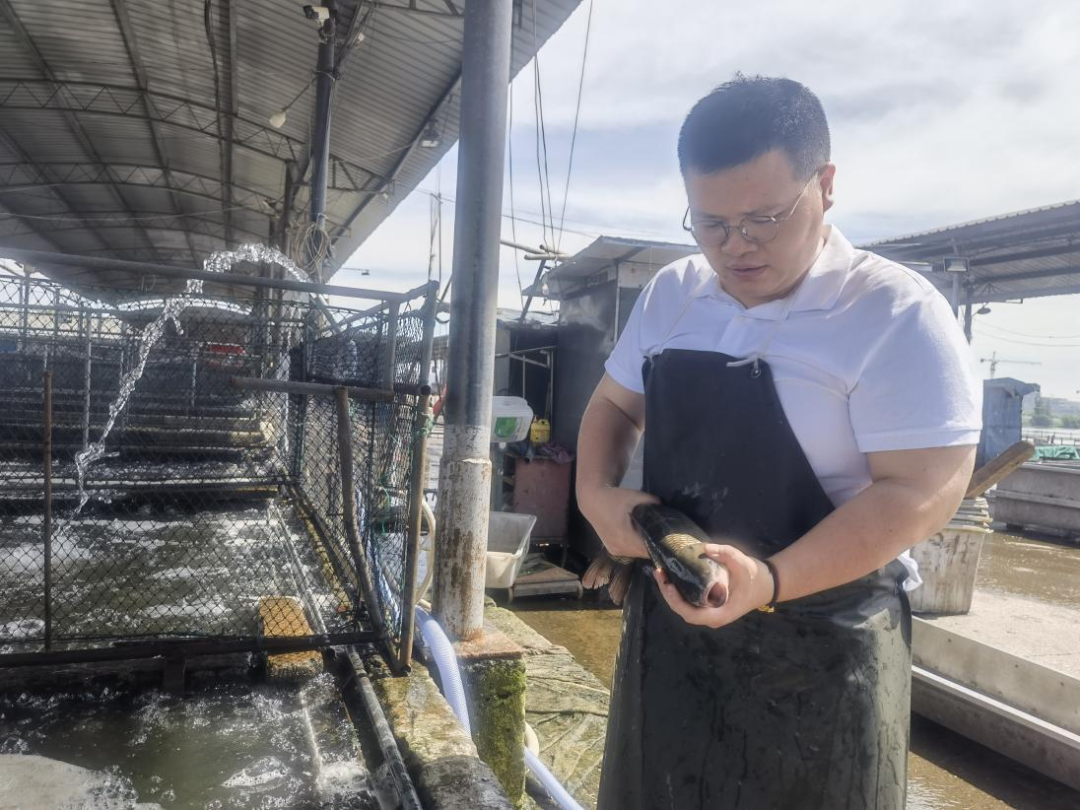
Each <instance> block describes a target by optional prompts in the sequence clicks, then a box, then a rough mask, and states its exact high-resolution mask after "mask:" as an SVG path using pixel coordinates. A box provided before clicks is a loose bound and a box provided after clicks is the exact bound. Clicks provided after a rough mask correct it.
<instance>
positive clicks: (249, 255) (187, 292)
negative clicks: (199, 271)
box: [75, 244, 311, 515]
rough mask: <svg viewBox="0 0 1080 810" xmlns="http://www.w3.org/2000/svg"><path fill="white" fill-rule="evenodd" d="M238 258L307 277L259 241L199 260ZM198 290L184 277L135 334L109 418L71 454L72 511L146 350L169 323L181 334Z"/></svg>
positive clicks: (225, 264)
mask: <svg viewBox="0 0 1080 810" xmlns="http://www.w3.org/2000/svg"><path fill="white" fill-rule="evenodd" d="M240 262H251V263H256V264H257V263H260V262H265V263H269V264H274V265H277V266H279V267H281V268H283V269H284V270H285V272H286V273H288V274H289V275H290V276H292V277H293V278H294V279H296V280H297V281H310V280H311V279H310V278H308V276H307V275H306V274H305V273H304V271H303V270H301V269H300V268H299V267H297V266H296V264H295V263H294V262H293V261H292V260H291V259H290V258H289V257H288V256H286V255H285V254H284V253H282V252H281V251H279V250H277V249H276V248H271V247H267V246H266V245H260V244H248V245H241V246H240V247H239V248H237V249H236V250H220V251H218V252H217V253H214V254H212V255H211V256H210V257H209V258H207V259H206V261H204V262H203V269H204V270H206V271H208V272H211V273H226V272H228V271H229V270H230V269H232V267H233V266H235V265H236V264H239V263H240ZM202 290H203V282H202V281H200V280H198V279H188V281H187V282H186V283H185V285H184V292H183V293H182V294H181V295H175V296H170V297H169V298H165V299H164V300H163V303H162V307H161V312H160V313H159V314H158V316H157V317H156V318H154V320H153V321H151V322H150V323H149V324H148V325H147V326H146V328H144V329H143V331H142V333H141V334H140V335H139V347H138V352H137V354H136V357H137V359H136V361H135V364H134V365H133V366H132V367H131V368H130V369H128V371H127V372H126V373H125V374H124V375H123V377H122V378H121V380H120V390H119V391H118V392H117V394H116V398H115V399H114V400H113V401H112V403H110V404H109V418H108V420H107V421H106V422H105V427H104V429H103V430H102V431H101V435H100V436H99V437H98V440H97V441H96V442H93V443H92V444H90V445H89V446H88V447H87V448H86V449H85V450H82V451H80V452H79V453H77V454H76V455H75V471H76V478H77V481H78V487H79V503H78V506H77V507H76V509H75V514H76V515H78V514H79V513H80V512H81V511H82V509H83V507H84V506H86V503H87V501H88V500H89V499H90V496H89V495H88V494H87V492H86V488H85V480H86V471H87V469H88V468H89V467H90V465H91V464H93V463H94V462H95V461H98V460H99V459H101V458H102V457H104V455H105V441H106V439H108V437H109V434H110V433H111V432H112V429H113V427H115V425H116V420H117V419H118V418H119V416H120V414H121V413H123V412H124V408H126V407H127V404H128V400H129V399H131V395H132V393H134V391H135V386H136V385H138V383H139V380H140V379H142V376H143V372H144V371H145V370H146V362H147V360H148V359H149V358H150V351H151V350H152V349H153V348H154V346H156V345H157V343H158V341H159V340H161V336H162V335H164V334H165V329H166V327H167V325H168V324H169V323H172V324H173V326H174V328H175V329H176V332H177V334H183V326H182V325H181V323H180V316H181V315H182V314H183V312H184V310H186V309H187V308H188V307H190V306H192V305H193V304H195V303H196V302H197V301H198V298H197V296H199V295H200V294H201V293H202Z"/></svg>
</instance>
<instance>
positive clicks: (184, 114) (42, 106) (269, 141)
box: [0, 0, 381, 191]
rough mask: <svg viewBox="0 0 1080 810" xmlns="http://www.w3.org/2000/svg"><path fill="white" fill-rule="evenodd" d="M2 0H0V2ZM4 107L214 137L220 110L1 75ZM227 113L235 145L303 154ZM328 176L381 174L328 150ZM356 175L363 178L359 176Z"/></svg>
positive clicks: (302, 148)
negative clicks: (145, 122)
mask: <svg viewBox="0 0 1080 810" xmlns="http://www.w3.org/2000/svg"><path fill="white" fill-rule="evenodd" d="M5 1H6V0H0V3H3V2H5ZM4 109H6V110H61V111H70V112H75V113H85V114H91V113H92V114H94V115H101V116H110V117H119V118H123V119H124V120H127V121H131V120H143V119H150V120H153V121H156V122H158V123H159V124H167V125H169V126H174V127H178V128H180V129H184V130H187V131H190V132H198V133H199V134H202V135H206V136H208V137H212V138H215V139H216V138H217V137H218V136H217V119H218V113H217V111H216V110H215V108H214V107H213V106H212V105H206V104H199V103H197V102H194V101H192V100H191V99H187V98H181V97H178V96H172V95H169V94H166V93H157V92H154V91H149V90H147V91H143V90H140V89H139V88H137V87H125V86H122V85H111V84H100V83H94V82H48V81H43V80H37V81H28V80H25V79H4V78H0V110H4ZM140 110H148V112H140ZM231 118H232V119H233V146H234V147H237V148H242V149H248V150H250V151H252V152H254V153H256V154H259V155H263V156H265V157H269V158H273V159H274V160H280V161H288V160H294V161H296V162H297V163H302V162H303V161H305V160H306V156H307V151H308V144H307V142H306V141H304V140H301V139H299V138H293V137H291V136H289V135H285V134H284V133H282V132H279V131H278V130H276V129H274V128H273V127H270V126H266V125H264V124H260V123H258V122H256V121H250V120H248V119H246V118H243V117H242V116H240V115H233V116H231ZM330 176H331V177H335V178H338V180H339V183H338V188H339V190H341V191H359V190H361V189H360V187H359V186H363V185H366V184H367V183H368V182H370V181H371V180H372V179H375V180H380V179H381V178H380V176H379V175H378V174H376V173H375V172H373V171H371V170H369V169H366V168H364V167H363V166H361V165H359V164H358V163H353V162H352V161H348V160H343V159H342V158H340V157H336V156H335V155H330ZM350 178H353V180H352V181H351V182H353V187H351V188H350V187H346V186H345V185H344V184H343V183H342V182H341V180H350ZM355 178H362V181H361V180H356V179H355Z"/></svg>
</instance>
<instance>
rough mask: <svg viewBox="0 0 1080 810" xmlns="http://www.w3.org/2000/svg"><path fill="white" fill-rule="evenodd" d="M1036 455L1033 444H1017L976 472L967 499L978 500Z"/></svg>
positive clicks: (969, 486) (968, 489) (966, 495)
mask: <svg viewBox="0 0 1080 810" xmlns="http://www.w3.org/2000/svg"><path fill="white" fill-rule="evenodd" d="M1033 455H1035V445H1033V444H1032V443H1031V442H1026V441H1024V442H1017V443H1016V444H1014V445H1012V446H1011V447H1009V448H1008V449H1006V450H1005V451H1004V452H1002V453H1000V454H999V455H998V456H996V457H995V458H993V459H991V460H990V461H988V462H987V463H986V464H984V465H983V466H981V467H980V468H979V469H977V470H976V471H975V474H974V475H973V476H971V482H970V483H969V484H968V488H967V493H966V494H965V495H964V497H965V498H977V497H979V496H980V495H982V494H983V493H984V492H986V490H988V489H990V487H992V486H994V484H998V483H1000V482H1001V481H1003V480H1005V478H1007V477H1008V475H1009V473H1011V472H1012V471H1013V470H1015V469H1016V468H1017V467H1019V466H1020V465H1022V464H1023V463H1024V462H1025V461H1027V460H1028V459H1029V458H1031V457H1032V456H1033Z"/></svg>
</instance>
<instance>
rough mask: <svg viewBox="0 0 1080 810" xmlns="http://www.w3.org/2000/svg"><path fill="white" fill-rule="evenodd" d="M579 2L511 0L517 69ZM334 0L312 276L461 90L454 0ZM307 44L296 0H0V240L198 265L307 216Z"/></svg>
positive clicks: (409, 182) (406, 180)
mask: <svg viewBox="0 0 1080 810" xmlns="http://www.w3.org/2000/svg"><path fill="white" fill-rule="evenodd" d="M578 2H580V0H518V2H516V3H515V27H514V35H513V36H514V40H513V55H512V63H511V67H512V71H513V73H515V74H516V73H517V71H519V70H520V69H521V68H522V67H523V66H524V65H525V64H526V63H527V62H528V61H529V60H530V59H531V58H532V56H533V54H534V53H535V51H536V48H537V47H539V46H540V45H542V44H543V43H544V42H546V41H547V39H548V38H549V37H550V36H551V35H552V34H553V33H554V32H555V31H556V30H557V29H558V28H559V26H560V25H562V23H563V22H564V21H565V20H566V18H567V17H568V16H569V15H570V13H571V12H572V11H573V10H574V8H575V7H576V6H577V4H578ZM337 7H338V9H339V17H338V26H337V32H338V34H337V36H338V42H337V52H338V63H339V64H338V67H339V77H338V80H337V82H336V86H335V90H334V93H335V95H334V102H333V112H332V124H331V145H330V151H331V161H330V168H329V180H328V185H329V191H328V195H327V197H328V202H327V219H328V226H327V227H328V231H329V233H330V236H331V238H332V239H333V244H334V255H333V258H332V260H331V261H330V262H329V263H328V266H327V267H326V268H324V275H331V274H332V273H333V271H334V270H336V269H337V268H339V267H340V266H341V264H342V263H343V262H344V261H345V260H347V259H348V258H349V256H350V255H351V254H352V252H353V251H354V250H355V249H356V248H357V247H358V246H359V245H360V244H361V243H362V242H363V241H364V240H365V239H366V238H367V237H368V235H369V234H371V232H372V231H373V230H374V229H375V228H376V227H377V226H378V225H379V224H380V223H381V222H382V221H383V220H384V219H385V218H386V217H387V216H388V215H389V214H390V212H391V211H393V209H394V208H395V207H396V205H397V204H398V203H399V202H400V201H401V200H402V199H404V197H406V196H407V195H408V193H409V192H410V191H411V190H412V189H414V188H415V187H416V185H417V184H418V183H419V182H420V180H421V179H422V178H423V177H424V176H425V175H426V174H427V173H428V172H429V171H430V170H431V169H432V168H433V167H434V166H435V164H436V163H437V162H438V160H439V159H440V158H441V157H442V156H443V155H444V154H445V153H446V151H447V150H448V149H449V148H450V147H451V146H452V145H453V143H454V142H455V141H456V140H457V137H458V116H459V101H460V93H459V92H458V88H459V83H460V78H461V42H462V11H463V8H464V2H462V0H385V2H384V1H383V0H377V1H376V0H339V2H338V3H337ZM208 21H209V22H208ZM208 27H209V33H208V30H207V29H208ZM211 41H212V43H213V46H212V47H211ZM317 43H318V31H317V26H316V24H315V23H313V22H312V21H310V20H307V19H305V15H304V12H303V3H302V2H300V1H299V0H204V2H199V1H198V0H186V1H185V0H155V2H141V3H136V2H131V0H0V245H3V246H7V247H18V248H26V249H33V250H46V251H53V252H61V253H77V254H85V255H90V256H97V257H103V256H104V257H110V258H119V259H128V260H138V261H146V262H153V263H157V264H173V265H182V266H196V267H197V266H200V265H201V262H202V260H203V259H205V258H206V256H207V255H209V254H210V253H211V252H213V251H215V250H220V249H222V248H226V247H233V246H236V245H238V244H242V243H246V242H252V241H259V242H263V243H266V244H280V242H281V241H282V240H281V234H282V231H281V228H282V224H283V222H288V223H289V225H290V228H292V229H293V230H295V229H296V228H297V227H299V226H303V225H305V224H306V223H307V222H308V214H307V208H308V202H309V190H310V189H309V186H308V185H307V182H308V175H309V172H308V168H309V159H308V153H309V144H308V140H309V136H310V131H311V129H312V125H311V121H312V118H313V114H314V106H315V91H314V85H313V84H312V81H313V78H314V70H315V62H316V51H317ZM215 53H216V62H215V58H214V54H215ZM287 105H289V108H288V116H287V119H286V121H285V123H284V125H283V126H282V127H281V128H280V129H275V128H274V127H273V126H271V125H270V117H271V116H273V115H274V114H275V113H277V112H278V111H280V110H281V109H282V108H284V107H286V106H287ZM432 124H433V125H434V126H435V127H436V128H437V129H438V131H439V133H440V135H441V142H440V145H439V146H438V147H436V148H423V147H420V145H419V141H420V136H421V134H422V133H424V132H425V130H426V129H427V128H428V126H429V125H432ZM290 174H291V177H292V178H293V182H288V180H287V175H290ZM50 272H51V273H52V274H54V275H57V276H59V277H68V278H69V277H71V273H72V270H71V269H70V268H65V269H60V268H56V269H54V270H53V271H50ZM87 276H88V277H87ZM82 280H84V281H98V280H101V279H100V278H99V277H98V276H96V275H95V274H94V273H92V272H90V273H84V276H83V278H82Z"/></svg>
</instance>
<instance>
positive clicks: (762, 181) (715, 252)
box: [685, 150, 836, 307]
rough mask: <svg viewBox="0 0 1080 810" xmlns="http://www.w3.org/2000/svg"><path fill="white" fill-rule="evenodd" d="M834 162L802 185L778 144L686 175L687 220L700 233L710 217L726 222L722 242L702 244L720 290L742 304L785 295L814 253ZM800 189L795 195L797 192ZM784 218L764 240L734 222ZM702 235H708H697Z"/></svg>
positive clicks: (712, 225) (710, 224) (711, 224)
mask: <svg viewBox="0 0 1080 810" xmlns="http://www.w3.org/2000/svg"><path fill="white" fill-rule="evenodd" d="M835 171H836V168H835V167H834V166H833V165H832V164H831V163H830V164H827V165H826V166H824V167H823V168H822V169H821V170H820V171H819V172H818V173H817V174H816V175H815V176H814V177H812V178H811V179H810V182H809V184H807V182H806V180H805V179H800V178H799V177H798V176H797V175H796V174H795V171H794V168H793V167H792V165H791V160H790V158H788V156H787V154H786V153H785V152H784V151H782V150H773V151H771V152H766V153H765V154H763V155H761V156H760V157H757V158H755V159H754V160H752V161H750V162H749V163H743V164H741V165H739V166H733V167H732V168H730V169H724V170H722V171H719V172H715V173H713V174H698V173H696V172H694V171H692V170H691V171H690V172H689V173H688V174H687V175H686V178H685V182H686V195H687V198H688V199H689V202H690V218H691V221H692V222H693V223H694V225H695V228H696V229H699V230H700V231H701V232H702V233H704V232H705V231H707V230H708V231H712V232H716V228H717V226H716V223H718V222H723V223H726V224H727V225H729V226H730V236H729V237H728V239H727V241H726V242H725V243H724V244H723V245H721V246H720V247H715V246H713V247H710V246H709V245H708V244H702V245H701V250H702V252H703V253H704V254H705V257H706V258H707V259H708V260H709V263H710V264H711V265H712V267H713V270H714V271H715V272H716V273H717V275H719V276H720V284H721V286H723V288H724V290H725V291H726V292H727V293H728V294H729V295H731V296H732V297H734V298H735V299H736V300H738V301H739V302H740V303H741V304H742V305H743V306H745V307H753V306H757V305H758V304H764V303H766V302H767V301H773V300H775V299H777V298H783V297H784V296H785V295H787V293H788V292H790V291H791V290H792V289H793V288H794V287H795V285H796V284H798V283H799V281H800V280H801V279H802V277H803V275H804V274H805V273H806V271H807V270H809V269H810V265H811V263H812V262H813V260H814V257H815V256H816V255H817V252H818V249H819V248H820V246H821V239H822V236H823V232H824V216H825V211H827V210H828V209H829V208H831V207H832V200H831V199H830V198H831V195H832V183H833V175H834V174H835ZM800 193H801V196H800ZM788 212H790V216H789V217H788V218H787V219H785V220H784V221H783V222H781V223H780V225H779V228H778V229H777V231H776V236H775V238H773V239H772V240H771V241H769V242H767V243H765V244H757V243H755V242H752V241H750V240H748V239H746V238H745V237H744V236H743V235H742V234H741V233H740V232H739V230H738V225H739V223H740V222H742V221H743V220H744V219H745V218H746V217H761V216H776V217H781V218H783V217H784V216H785V215H787V214H788ZM702 241H707V240H702Z"/></svg>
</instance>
